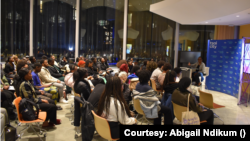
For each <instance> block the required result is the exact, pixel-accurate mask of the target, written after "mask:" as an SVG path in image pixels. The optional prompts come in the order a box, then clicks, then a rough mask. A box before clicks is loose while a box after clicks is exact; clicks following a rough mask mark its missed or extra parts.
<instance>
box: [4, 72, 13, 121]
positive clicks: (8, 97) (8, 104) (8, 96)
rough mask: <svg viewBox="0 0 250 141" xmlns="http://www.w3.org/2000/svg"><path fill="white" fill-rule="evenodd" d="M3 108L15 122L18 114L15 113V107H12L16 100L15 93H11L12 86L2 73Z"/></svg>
mask: <svg viewBox="0 0 250 141" xmlns="http://www.w3.org/2000/svg"><path fill="white" fill-rule="evenodd" d="M0 83H1V107H3V108H5V109H6V110H7V112H8V116H9V119H10V120H15V118H16V114H15V113H14V111H13V110H14V107H13V106H12V102H13V100H14V99H15V95H14V93H13V92H11V91H9V87H10V84H9V82H8V80H7V78H6V77H5V75H4V74H3V72H2V71H1V81H0Z"/></svg>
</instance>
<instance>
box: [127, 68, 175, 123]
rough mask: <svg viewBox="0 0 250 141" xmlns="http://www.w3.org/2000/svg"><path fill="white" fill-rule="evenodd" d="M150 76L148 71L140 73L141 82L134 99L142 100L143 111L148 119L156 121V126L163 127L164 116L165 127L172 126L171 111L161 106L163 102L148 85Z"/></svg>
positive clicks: (135, 91) (134, 92) (137, 86)
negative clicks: (162, 118)
mask: <svg viewBox="0 0 250 141" xmlns="http://www.w3.org/2000/svg"><path fill="white" fill-rule="evenodd" d="M150 74H151V73H150V71H148V70H141V71H140V72H138V77H139V81H140V82H139V83H138V84H137V85H136V88H135V90H133V92H132V93H133V95H132V97H133V98H134V99H139V100H140V103H141V104H140V105H141V108H142V110H143V111H144V113H145V115H146V117H147V118H150V119H154V125H161V117H162V114H164V125H172V124H173V120H172V116H171V110H170V109H169V108H168V107H166V106H162V105H161V104H160V103H161V102H160V101H159V99H158V98H157V97H156V92H155V91H154V90H153V89H152V87H150V86H149V85H148V81H149V80H150Z"/></svg>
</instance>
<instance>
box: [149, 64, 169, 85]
mask: <svg viewBox="0 0 250 141" xmlns="http://www.w3.org/2000/svg"><path fill="white" fill-rule="evenodd" d="M164 63H165V62H164V61H159V62H158V64H157V65H158V67H157V68H156V69H155V70H154V71H153V73H152V75H151V78H150V79H153V80H154V81H155V84H156V89H162V87H161V84H160V82H159V81H158V76H159V75H160V74H161V73H162V69H163V65H164Z"/></svg>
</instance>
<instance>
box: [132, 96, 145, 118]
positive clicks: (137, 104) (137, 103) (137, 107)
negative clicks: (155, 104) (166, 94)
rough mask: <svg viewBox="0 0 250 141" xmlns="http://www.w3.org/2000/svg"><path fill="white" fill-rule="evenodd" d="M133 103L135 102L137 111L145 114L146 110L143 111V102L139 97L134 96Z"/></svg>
mask: <svg viewBox="0 0 250 141" xmlns="http://www.w3.org/2000/svg"><path fill="white" fill-rule="evenodd" d="M133 103H134V108H135V110H136V112H137V113H139V114H141V115H144V112H143V110H142V108H141V104H140V101H139V99H134V98H133Z"/></svg>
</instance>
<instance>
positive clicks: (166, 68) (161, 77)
mask: <svg viewBox="0 0 250 141" xmlns="http://www.w3.org/2000/svg"><path fill="white" fill-rule="evenodd" d="M171 69H172V65H171V64H170V63H165V64H164V66H163V68H162V73H161V74H159V76H158V81H159V83H160V85H161V86H162V87H163V83H164V80H165V76H166V73H167V72H168V71H169V70H171Z"/></svg>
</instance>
